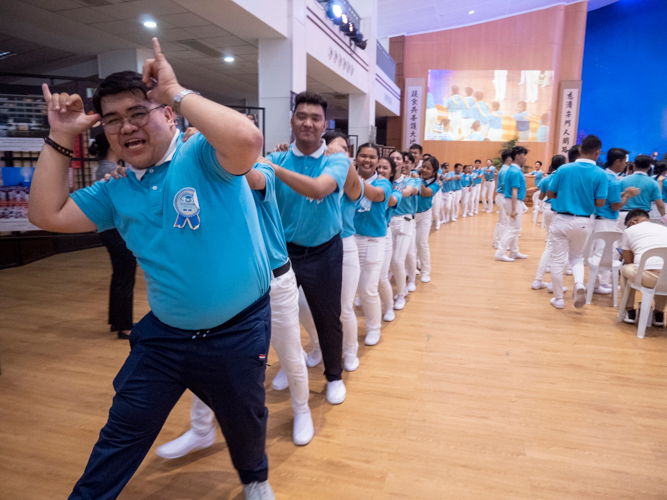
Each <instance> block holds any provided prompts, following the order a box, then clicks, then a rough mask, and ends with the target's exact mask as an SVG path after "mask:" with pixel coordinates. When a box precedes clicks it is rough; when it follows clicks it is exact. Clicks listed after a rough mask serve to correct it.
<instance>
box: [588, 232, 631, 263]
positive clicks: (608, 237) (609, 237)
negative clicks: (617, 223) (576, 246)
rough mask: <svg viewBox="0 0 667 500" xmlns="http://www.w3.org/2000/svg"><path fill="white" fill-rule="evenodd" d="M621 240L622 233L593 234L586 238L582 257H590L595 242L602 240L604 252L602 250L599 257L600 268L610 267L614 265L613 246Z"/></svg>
mask: <svg viewBox="0 0 667 500" xmlns="http://www.w3.org/2000/svg"><path fill="white" fill-rule="evenodd" d="M622 239H623V233H622V232H621V231H598V232H596V233H593V234H591V235H590V236H589V237H588V241H587V242H586V249H585V251H584V256H585V258H586V259H588V258H590V257H592V256H593V250H594V249H595V242H596V241H598V240H602V241H603V242H604V250H602V256H601V257H600V267H612V266H613V265H614V257H615V255H614V252H616V247H615V245H616V243H617V242H618V243H620V242H621V240H622ZM619 246H620V245H619Z"/></svg>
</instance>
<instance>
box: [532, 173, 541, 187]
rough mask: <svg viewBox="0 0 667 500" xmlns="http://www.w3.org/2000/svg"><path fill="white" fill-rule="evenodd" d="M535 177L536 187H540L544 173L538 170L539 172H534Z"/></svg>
mask: <svg viewBox="0 0 667 500" xmlns="http://www.w3.org/2000/svg"><path fill="white" fill-rule="evenodd" d="M533 175H534V176H535V185H536V186H539V184H540V182H541V181H542V177H544V172H542V171H541V170H538V171H537V172H533Z"/></svg>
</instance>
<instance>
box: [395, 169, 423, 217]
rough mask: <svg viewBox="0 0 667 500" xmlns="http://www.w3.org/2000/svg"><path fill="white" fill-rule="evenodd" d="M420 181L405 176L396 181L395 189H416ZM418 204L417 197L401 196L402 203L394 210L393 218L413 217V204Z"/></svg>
mask: <svg viewBox="0 0 667 500" xmlns="http://www.w3.org/2000/svg"><path fill="white" fill-rule="evenodd" d="M415 181H419V179H414V178H412V177H405V176H404V175H402V176H400V177H399V178H398V179H394V189H399V190H401V191H403V190H404V189H405V188H407V187H408V186H409V187H415V186H416V182H415ZM413 201H414V204H415V205H416V204H417V199H416V197H415V195H412V196H408V197H407V198H403V196H402V194H401V203H399V204H398V205H397V206H396V207H395V208H394V209H393V210H394V212H393V216H394V217H398V216H400V215H412V203H413Z"/></svg>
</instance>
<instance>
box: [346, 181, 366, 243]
mask: <svg viewBox="0 0 667 500" xmlns="http://www.w3.org/2000/svg"><path fill="white" fill-rule="evenodd" d="M363 196H364V183H363V182H362V183H361V195H360V196H359V198H357V199H356V200H351V199H350V198H349V197H348V196H347V194H346V193H343V197H342V198H341V199H340V214H341V217H342V218H343V230H342V231H341V233H340V237H341V238H349V237H350V236H354V235H355V233H356V231H355V229H354V213H355V212H356V211H357V208H359V202H360V201H361V198H363Z"/></svg>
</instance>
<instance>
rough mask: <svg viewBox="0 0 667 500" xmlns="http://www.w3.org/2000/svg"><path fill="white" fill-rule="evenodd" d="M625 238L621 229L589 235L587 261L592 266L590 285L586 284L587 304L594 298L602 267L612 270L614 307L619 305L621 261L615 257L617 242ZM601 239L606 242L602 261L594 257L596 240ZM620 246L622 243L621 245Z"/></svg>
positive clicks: (589, 275)
mask: <svg viewBox="0 0 667 500" xmlns="http://www.w3.org/2000/svg"><path fill="white" fill-rule="evenodd" d="M621 239H623V233H622V232H620V231H598V232H597V233H593V234H591V235H590V236H589V238H588V241H587V242H586V249H585V250H584V258H585V259H586V260H585V262H586V264H587V265H588V267H589V268H590V271H589V272H588V285H587V286H586V304H590V303H591V300H593V291H594V290H595V281H596V280H597V277H598V272H599V271H600V269H605V270H608V271H611V281H612V285H611V286H612V295H613V296H614V307H617V306H618V273H619V271H620V269H621V266H622V264H621V261H620V260H617V259H614V256H615V253H616V250H615V248H616V246H615V245H616V243H617V242H619V243H620V241H621ZM598 240H601V241H603V242H604V248H603V250H602V255H601V256H600V261H599V262H597V259H595V258H594V257H593V252H594V251H595V242H596V241H598ZM619 246H620V245H619Z"/></svg>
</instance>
